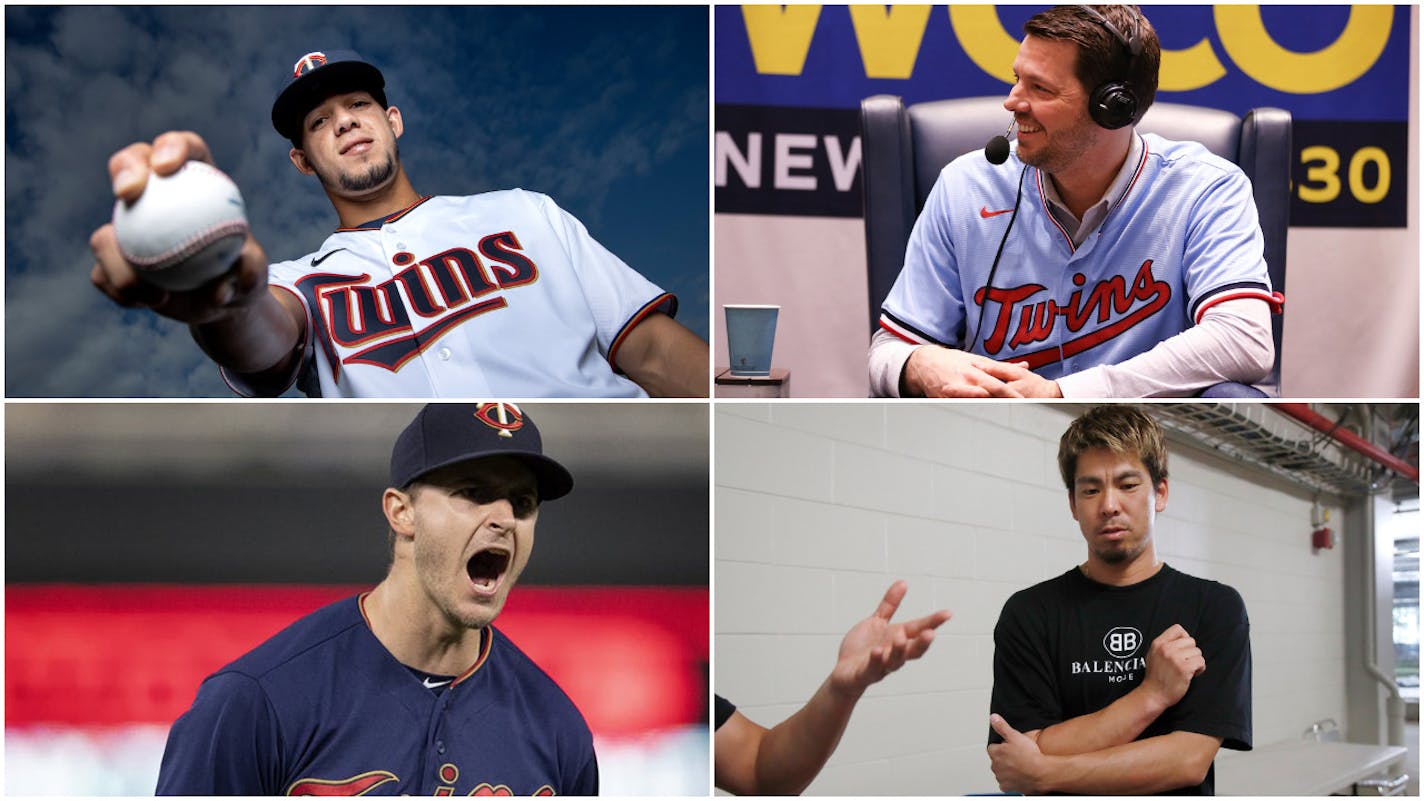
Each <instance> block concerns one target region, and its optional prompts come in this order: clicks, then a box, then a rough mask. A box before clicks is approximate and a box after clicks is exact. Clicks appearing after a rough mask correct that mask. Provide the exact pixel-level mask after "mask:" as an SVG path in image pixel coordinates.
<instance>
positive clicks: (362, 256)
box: [90, 51, 709, 397]
mask: <svg viewBox="0 0 1424 801" xmlns="http://www.w3.org/2000/svg"><path fill="white" fill-rule="evenodd" d="M272 123H273V125H274V126H275V127H276V129H277V131H278V132H279V133H281V134H282V135H283V136H284V137H286V138H288V139H289V140H291V143H292V148H291V152H290V158H291V162H292V165H293V166H294V167H295V168H296V169H297V170H298V171H299V172H301V173H303V174H305V175H311V176H315V177H316V178H317V179H319V180H320V181H321V185H322V188H323V190H324V191H325V192H326V194H327V197H328V198H329V199H330V200H331V204H332V206H333V207H334V208H335V209H336V212H337V215H338V217H339V220H340V227H339V228H337V230H336V231H335V232H334V233H332V234H331V236H329V237H328V238H327V239H326V241H325V242H323V243H322V245H321V246H320V247H319V248H318V249H317V250H315V251H314V252H312V253H310V254H307V255H306V256H303V257H301V258H300V259H296V260H293V261H285V262H277V263H272V264H269V263H268V261H267V258H266V256H265V254H264V253H263V251H262V248H261V247H260V246H259V245H258V243H257V241H256V240H255V239H253V238H252V236H251V235H250V234H249V235H248V236H247V240H246V243H245V245H244V246H243V247H242V251H241V254H240V256H239V257H238V260H237V263H236V264H234V265H233V267H232V269H231V270H229V271H228V272H227V273H226V274H225V275H223V276H221V277H219V278H216V279H213V280H211V281H209V282H208V283H206V284H203V285H202V286H200V287H199V288H197V289H195V290H191V291H168V290H163V289H160V288H158V287H157V286H155V285H153V284H150V283H147V282H145V281H144V280H142V279H141V278H140V277H139V272H138V271H136V268H135V265H134V264H133V263H131V262H130V261H128V260H127V259H125V257H124V255H123V254H122V252H121V251H120V248H119V242H118V240H117V239H116V237H115V234H114V228H113V226H112V225H105V226H103V227H102V228H100V229H99V230H97V231H96V232H95V233H94V235H93V236H92V237H91V240H90V244H91V247H92V248H93V250H94V254H95V257H96V262H97V263H96V264H95V266H94V269H93V271H92V274H91V280H92V281H93V283H94V284H95V286H97V287H98V288H99V289H100V290H101V291H102V292H104V293H105V294H106V295H108V296H109V297H110V298H111V299H113V300H114V301H115V302H116V303H118V304H119V305H121V306H146V307H149V308H151V309H153V310H154V311H155V312H157V313H159V314H162V315H164V316H167V317H171V318H173V319H176V320H179V321H182V322H185V323H188V324H189V326H190V327H191V330H192V333H193V338H194V339H195V340H196V341H197V342H198V344H199V345H200V346H201V347H202V348H203V350H204V351H205V352H206V353H207V354H208V355H209V356H210V357H211V358H212V359H213V360H214V361H216V362H217V363H218V365H220V367H221V369H222V372H223V375H224V377H225V379H226V380H227V382H228V384H229V385H230V386H231V387H232V388H233V389H234V390H235V391H236V392H238V393H239V394H242V395H277V394H281V393H283V392H285V391H287V389H288V388H290V387H291V386H292V385H293V383H294V382H295V384H296V385H297V386H299V387H300V388H301V390H302V391H303V392H305V393H306V394H307V395H309V396H313V397H315V396H321V397H444V396H465V397H469V396H479V395H499V396H504V397H568V396H583V397H638V396H644V395H647V394H652V395H659V396H705V395H706V394H707V384H708V375H709V370H708V351H707V344H706V343H705V342H703V341H702V340H701V339H700V338H698V337H697V336H696V335H695V334H693V333H692V332H690V331H688V330H687V329H686V328H684V327H682V326H681V325H679V324H678V323H676V322H675V321H674V320H673V318H672V315H673V314H674V313H675V311H676V308H677V301H676V299H675V298H674V297H673V296H672V295H669V294H667V293H665V292H663V291H662V290H661V289H659V288H658V287H656V286H654V285H653V284H652V283H650V282H649V281H648V280H647V279H645V278H643V276H641V275H639V274H638V273H637V272H635V271H633V270H632V269H631V268H630V267H628V265H626V264H624V263H623V262H622V261H621V260H619V259H618V258H617V257H616V256H614V255H613V254H612V253H610V252H608V251H607V250H606V249H604V248H603V247H602V246H601V245H599V243H598V242H596V241H594V239H593V238H592V237H591V236H590V235H589V234H588V232H587V231H586V230H585V229H584V226H583V225H582V224H581V223H580V222H579V221H578V220H576V219H574V218H573V217H572V216H570V215H569V214H568V213H567V212H565V211H563V210H562V209H560V208H559V207H558V206H557V205H555V203H554V201H553V200H551V199H550V198H548V197H546V196H544V195H541V194H538V193H535V192H528V191H524V190H519V189H515V190H509V191H498V192H488V193H484V194H479V195H472V196H467V197H429V196H422V195H420V194H417V193H416V191H415V190H414V188H412V186H411V183H410V181H409V179H408V178H407V176H406V173H405V170H404V167H403V166H402V164H401V161H400V157H399V153H398V150H397V146H396V141H397V139H399V138H400V136H401V133H402V131H403V130H404V124H403V121H402V119H401V113H400V110H399V109H398V108H397V107H396V106H393V105H390V104H388V103H387V101H386V95H385V78H384V76H383V75H382V74H381V72H380V71H379V70H378V69H377V68H376V67H374V66H372V65H370V64H368V63H366V62H365V61H363V60H362V59H361V58H360V56H359V55H357V54H355V53H352V52H342V51H327V52H325V53H322V52H314V53H309V54H307V55H306V56H303V57H302V58H301V59H299V60H298V61H297V63H296V65H295V67H294V68H293V69H292V71H291V72H290V73H289V78H288V79H287V82H286V86H285V88H284V89H283V90H282V91H281V93H280V94H279V95H278V97H277V100H276V102H275V104H274V105H273V107H272ZM190 160H198V161H206V162H211V160H212V158H211V155H210V153H209V151H208V148H207V145H206V144H205V143H204V142H203V140H202V139H201V138H200V137H199V136H198V135H196V134H194V133H191V132H170V133H166V134H163V135H161V136H159V137H158V138H157V139H155V140H154V141H153V143H152V144H151V145H150V144H148V143H135V144H133V145H130V146H128V147H126V148H124V149H123V150H120V151H119V152H118V153H116V154H114V156H113V157H112V158H111V159H110V162H109V173H110V177H111V178H112V180H113V187H114V194H115V195H116V196H117V197H118V198H119V199H120V200H122V201H125V202H133V201H136V200H138V199H139V198H140V197H141V195H142V193H143V190H144V187H145V184H146V183H147V181H148V178H149V176H150V175H151V174H156V175H161V176H167V175H170V174H173V173H175V172H176V171H177V170H178V169H179V168H180V167H181V166H182V165H183V164H184V163H185V162H188V161H190Z"/></svg>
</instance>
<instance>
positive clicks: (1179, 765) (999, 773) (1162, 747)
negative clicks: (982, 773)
mask: <svg viewBox="0 0 1424 801" xmlns="http://www.w3.org/2000/svg"><path fill="white" fill-rule="evenodd" d="M989 725H991V726H993V727H994V731H996V732H998V733H999V735H1000V736H1001V737H1003V738H1004V741H1003V742H1002V743H996V744H995V745H991V746H989V760H990V763H991V767H992V768H993V771H994V778H995V779H996V780H997V781H998V783H999V789H1001V790H1004V791H1005V792H1018V793H1026V794H1029V795H1042V794H1045V793H1080V794H1086V795H1118V794H1125V795H1150V794H1153V793H1161V792H1165V791H1168V790H1176V789H1179V788H1182V787H1191V786H1194V785H1197V784H1201V783H1202V781H1203V780H1205V779H1206V773H1207V771H1208V770H1210V768H1211V763H1212V760H1213V759H1215V758H1216V752H1217V750H1218V749H1220V747H1221V742H1222V740H1221V738H1220V737H1210V736H1207V735H1205V734H1196V733H1194V732H1187V731H1176V732H1172V733H1171V734H1164V735H1160V736H1157V737H1148V738H1147V739H1145V740H1137V741H1135V742H1131V743H1127V744H1125V745H1115V746H1112V747H1110V748H1104V749H1102V750H1099V751H1092V752H1089V753H1083V754H1070V755H1066V756H1056V755H1051V754H1045V753H1043V752H1042V751H1041V750H1039V747H1038V743H1037V742H1035V741H1034V740H1033V738H1031V737H1029V736H1027V735H1025V734H1022V733H1020V732H1017V731H1015V730H1014V729H1013V727H1011V726H1010V725H1009V724H1008V723H1007V722H1005V721H1004V719H1003V718H1002V717H1000V716H998V715H990V716H989Z"/></svg>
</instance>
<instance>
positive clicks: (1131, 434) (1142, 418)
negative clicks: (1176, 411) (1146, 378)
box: [1058, 403, 1167, 492]
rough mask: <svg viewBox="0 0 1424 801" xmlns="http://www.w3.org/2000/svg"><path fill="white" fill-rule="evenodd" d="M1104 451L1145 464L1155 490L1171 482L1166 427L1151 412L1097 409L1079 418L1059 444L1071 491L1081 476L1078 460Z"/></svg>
mask: <svg viewBox="0 0 1424 801" xmlns="http://www.w3.org/2000/svg"><path fill="white" fill-rule="evenodd" d="M1094 448H1103V449H1106V450H1109V451H1112V452H1113V453H1116V454H1121V455H1124V456H1135V457H1137V458H1138V459H1141V460H1142V464H1143V465H1144V466H1145V467H1146V468H1147V473H1148V475H1150V476H1151V477H1152V486H1153V487H1154V488H1155V487H1156V486H1157V485H1159V484H1161V483H1162V482H1163V481H1165V480H1166V478H1167V441H1166V438H1165V437H1164V436H1163V434H1162V426H1160V425H1158V424H1157V421H1156V420H1154V419H1153V418H1152V416H1151V415H1149V414H1148V413H1147V412H1145V411H1143V410H1142V409H1140V408H1138V407H1137V406H1132V405H1130V404H1122V403H1114V404H1108V405H1105V406H1095V407H1093V408H1091V409H1089V410H1088V411H1086V412H1084V413H1083V414H1081V415H1079V416H1078V419H1076V420H1074V421H1073V422H1072V424H1071V425H1069V426H1068V430H1067V431H1064V432H1063V437H1062V438H1061V439H1059V440H1058V472H1059V473H1061V474H1062V475H1063V483H1064V484H1065V485H1067V487H1068V491H1069V492H1072V491H1073V479H1074V478H1075V477H1076V476H1077V475H1078V457H1079V456H1081V455H1082V454H1083V452H1084V451H1088V450H1092V449H1094Z"/></svg>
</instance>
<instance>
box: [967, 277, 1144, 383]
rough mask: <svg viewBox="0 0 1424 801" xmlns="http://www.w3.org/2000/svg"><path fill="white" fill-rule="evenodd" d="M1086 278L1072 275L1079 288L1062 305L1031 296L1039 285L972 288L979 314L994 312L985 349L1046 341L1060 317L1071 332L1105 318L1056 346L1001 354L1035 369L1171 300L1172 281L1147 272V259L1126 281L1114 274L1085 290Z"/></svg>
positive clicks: (1087, 346) (1041, 289) (1086, 346)
mask: <svg viewBox="0 0 1424 801" xmlns="http://www.w3.org/2000/svg"><path fill="white" fill-rule="evenodd" d="M1085 283H1087V278H1086V277H1085V276H1084V275H1083V274H1082V273H1076V274H1074V276H1073V286H1075V287H1078V289H1075V290H1074V291H1073V294H1072V295H1070V296H1069V298H1068V302H1067V303H1066V304H1064V305H1062V306H1060V305H1058V302H1057V301H1056V300H1054V299H1052V298H1048V299H1046V300H1033V298H1034V296H1035V295H1038V294H1039V293H1042V292H1046V291H1047V290H1048V288H1047V287H1045V286H1044V285H1042V284H1023V285H1021V286H1016V287H996V286H989V287H980V288H979V290H978V291H977V292H975V293H974V302H975V303H977V304H979V306H980V308H981V309H982V311H981V313H982V314H985V315H990V314H992V315H993V316H991V317H990V320H991V321H992V328H991V329H990V332H989V335H988V336H987V337H985V339H984V352H985V353H986V354H987V355H989V356H996V357H997V356H999V355H1000V353H1001V352H1002V351H1003V350H1004V349H1005V348H1008V349H1009V350H1013V349H1015V348H1022V347H1024V346H1029V345H1033V344H1035V343H1038V342H1045V341H1047V340H1048V338H1049V337H1050V336H1051V335H1052V334H1053V329H1054V327H1055V326H1057V325H1058V322H1059V321H1060V320H1062V321H1063V323H1064V324H1065V325H1066V326H1067V328H1068V331H1069V332H1071V333H1077V332H1079V331H1081V330H1083V328H1084V327H1086V326H1087V325H1088V324H1089V323H1091V322H1097V323H1099V324H1103V323H1107V325H1102V326H1101V327H1099V328H1097V329H1096V330H1094V331H1092V332H1090V333H1087V334H1084V335H1082V336H1078V337H1074V338H1072V339H1068V340H1065V341H1064V342H1063V344H1062V346H1061V347H1051V348H1044V349H1042V350H1036V351H1030V352H1027V353H1013V354H1011V355H1006V356H1005V358H1007V359H1009V360H1010V361H1015V362H1018V361H1026V362H1028V366H1029V369H1030V370H1032V369H1036V368H1039V367H1042V366H1044V365H1046V364H1052V363H1053V362H1055V361H1058V359H1060V358H1064V357H1068V356H1073V355H1076V354H1079V353H1082V352H1084V351H1087V350H1090V349H1092V348H1094V347H1097V346H1098V345H1101V344H1103V343H1104V342H1107V341H1108V340H1110V339H1112V338H1113V337H1116V336H1119V335H1121V334H1123V333H1125V332H1126V331H1128V330H1129V329H1131V328H1132V327H1133V326H1135V325H1137V324H1138V323H1141V322H1142V321H1144V320H1146V319H1147V318H1149V317H1151V316H1152V315H1154V314H1156V313H1157V312H1159V311H1161V310H1162V309H1163V308H1164V307H1165V306H1166V305H1167V303H1168V301H1170V300H1171V299H1172V286H1171V284H1169V283H1167V282H1166V281H1160V280H1158V279H1157V277H1156V276H1154V275H1153V274H1152V260H1151V259H1148V260H1147V261H1144V262H1143V263H1142V266H1141V267H1140V268H1138V270H1137V274H1136V275H1135V276H1134V277H1133V279H1132V285H1131V286H1129V285H1128V283H1127V281H1126V280H1124V279H1123V277H1122V276H1120V275H1115V276H1113V277H1112V278H1109V279H1107V280H1106V281H1099V282H1098V283H1097V284H1096V285H1094V286H1093V287H1092V288H1091V289H1089V290H1088V291H1087V294H1086V295H1084V292H1083V289H1082V287H1083V285H1084V284H1085ZM990 303H993V304H996V306H997V308H996V310H995V311H994V312H991V311H990V306H989V304H990ZM1016 319H1017V323H1015V320H1016Z"/></svg>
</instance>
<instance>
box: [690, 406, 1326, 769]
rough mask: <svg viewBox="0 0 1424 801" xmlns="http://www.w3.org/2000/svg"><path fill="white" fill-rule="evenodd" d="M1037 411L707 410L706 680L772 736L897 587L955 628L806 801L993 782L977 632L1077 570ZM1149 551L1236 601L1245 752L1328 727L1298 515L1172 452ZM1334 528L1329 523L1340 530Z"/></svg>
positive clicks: (1053, 438) (848, 739)
mask: <svg viewBox="0 0 1424 801" xmlns="http://www.w3.org/2000/svg"><path fill="white" fill-rule="evenodd" d="M1070 419H1071V415H1070V414H1069V412H1068V410H1066V409H1063V408H1061V407H1055V406H1053V405H1051V404H963V403H959V404H944V403H925V404H921V403H912V402H910V403H896V404H886V403H883V402H866V403H820V404H798V403H784V402H783V403H773V404H747V403H721V404H718V405H717V411H716V427H715V432H716V444H715V453H716V463H715V466H714V470H715V485H716V501H715V514H716V523H715V526H716V540H715V543H716V544H715V555H716V560H715V574H714V575H715V590H714V592H715V599H716V601H715V613H716V620H715V632H716V641H715V649H716V650H715V659H714V663H715V664H714V686H715V689H716V691H717V692H718V693H720V694H722V695H724V696H727V697H729V698H730V699H732V701H733V702H735V703H737V704H738V705H739V707H740V708H741V710H742V711H743V713H744V714H746V715H747V716H748V717H750V718H751V719H753V720H755V721H757V722H759V723H762V724H763V725H768V726H769V725H772V724H775V723H776V722H778V721H780V720H782V719H783V718H785V717H786V716H787V715H789V714H791V713H792V712H793V711H795V710H796V709H797V708H798V707H799V706H800V704H801V703H803V702H804V701H805V700H806V699H807V698H809V697H810V695H811V693H812V692H813V691H814V690H815V689H816V687H817V686H819V685H820V683H821V681H822V680H823V679H824V678H825V676H826V675H827V673H829V672H830V669H831V667H832V665H833V664H834V662H835V657H836V650H837V647H838V645H839V642H840V637H841V635H842V634H843V633H844V632H845V630H846V629H847V628H849V627H850V626H851V625H852V624H854V623H855V622H856V621H857V620H860V619H861V618H863V617H865V616H866V615H868V614H870V612H871V611H873V610H874V608H875V606H876V604H877V603H878V602H879V599H880V597H881V595H882V594H883V593H884V591H885V589H886V587H888V586H889V585H890V583H891V582H892V581H894V580H895V579H897V578H904V579H906V580H907V581H908V582H909V583H910V592H909V595H908V596H907V597H906V599H905V602H904V604H903V605H902V606H901V609H900V615H899V617H900V618H907V617H914V616H918V615H923V614H926V613H928V612H930V611H932V610H934V609H937V608H941V607H946V608H950V609H952V610H954V613H955V616H954V619H953V620H951V621H950V622H949V623H947V624H945V626H944V627H943V628H941V629H940V636H939V638H938V639H937V640H936V642H935V645H934V647H933V648H932V649H931V651H930V653H929V654H927V655H926V656H925V658H924V659H922V660H920V661H919V662H917V663H911V664H909V665H907V666H906V667H905V668H904V669H903V670H902V671H901V672H900V673H898V674H896V675H894V676H891V677H890V678H889V679H887V680H886V681H884V682H882V683H881V684H879V685H876V686H875V687H873V688H871V690H870V692H868V693H867V694H866V696H865V698H864V699H862V701H861V703H860V705H859V707H858V708H857V710H856V713H855V716H854V718H852V720H851V724H850V727H849V729H848V730H847V732H846V735H845V737H844V739H843V740H842V742H841V746H840V748H839V749H838V750H837V752H836V754H835V756H833V757H832V759H831V762H830V764H829V765H827V767H826V769H825V770H824V771H823V772H822V774H821V776H820V777H819V778H818V779H817V780H816V782H815V783H813V784H812V785H811V787H810V789H809V790H808V792H809V793H812V794H821V795H957V794H962V793H973V792H992V791H996V790H997V789H998V788H997V787H996V786H995V784H994V780H993V775H992V774H991V773H990V771H989V760H988V757H987V756H986V755H985V753H984V743H985V738H986V734H987V731H988V728H987V726H988V724H987V718H988V705H989V691H990V686H991V684H992V672H991V664H992V658H993V641H992V633H993V627H994V623H995V622H996V621H997V619H998V615H999V610H1000V608H1001V607H1002V605H1003V603H1004V601H1005V600H1006V599H1007V598H1008V596H1009V595H1010V594H1011V593H1013V592H1015V591H1016V590H1019V589H1022V588H1023V587H1026V586H1028V585H1030V584H1033V583H1035V582H1038V581H1041V580H1043V579H1045V578H1049V577H1051V576H1055V575H1057V574H1059V573H1062V572H1063V571H1064V570H1067V569H1068V568H1069V567H1071V566H1072V565H1075V564H1079V563H1081V562H1082V561H1083V558H1084V546H1083V541H1082V538H1081V535H1080V534H1079V532H1078V528H1077V525H1076V524H1075V523H1074V522H1073V520H1072V518H1071V517H1070V516H1069V513H1068V504H1067V495H1066V490H1065V489H1064V487H1063V484H1062V481H1061V479H1060V478H1059V476H1058V467H1057V463H1056V461H1055V459H1056V456H1057V451H1058V437H1059V436H1060V435H1061V434H1062V432H1063V429H1064V428H1065V427H1066V426H1067V424H1068V422H1069V420H1070ZM1170 471H1171V479H1170V485H1169V486H1170V489H1169V492H1170V494H1169V497H1168V507H1167V511H1166V512H1164V513H1163V514H1162V515H1160V516H1159V518H1158V525H1157V538H1158V539H1157V548H1158V554H1159V555H1160V556H1161V558H1163V559H1164V560H1165V561H1167V562H1168V563H1170V564H1172V565H1173V566H1175V567H1177V568H1178V569H1181V570H1183V571H1185V572H1188V573H1192V574H1194V575H1198V576H1202V577H1204V578H1210V579H1214V580H1217V581H1222V582H1225V583H1227V584H1230V585H1232V586H1233V587H1235V588H1236V589H1237V590H1238V591H1239V592H1240V593H1241V595H1242V597H1243V598H1244V599H1245V601H1246V607H1247V611H1248V614H1249V615H1250V617H1251V622H1252V651H1253V658H1254V665H1255V671H1254V681H1253V686H1252V700H1253V709H1254V723H1255V740H1256V743H1257V744H1258V745H1262V744H1266V743H1270V742H1273V741H1278V740H1285V739H1293V738H1296V737H1299V736H1300V733H1301V731H1302V730H1304V729H1305V728H1307V727H1308V726H1309V725H1310V724H1311V723H1312V722H1313V721H1315V720H1318V719H1321V718H1327V717H1333V718H1335V719H1336V720H1338V721H1341V722H1343V721H1344V720H1345V689H1344V663H1345V655H1344V647H1345V633H1344V599H1343V585H1344V580H1343V556H1342V551H1341V550H1340V549H1338V548H1337V549H1336V550H1334V551H1327V552H1325V553H1322V554H1319V555H1314V554H1312V553H1311V551H1310V547H1309V532H1310V507H1311V504H1310V501H1309V499H1307V498H1304V497H1302V496H1300V495H1298V494H1295V493H1291V492H1287V491H1282V490H1280V489H1279V488H1277V487H1276V486H1275V485H1270V484H1269V482H1257V481H1253V480H1251V479H1250V478H1249V474H1245V473H1242V472H1241V471H1240V469H1239V468H1236V467H1234V466H1231V465H1228V464H1226V463H1223V462H1220V461H1217V460H1215V459H1213V458H1211V457H1204V456H1200V455H1198V454H1197V453H1195V452H1193V451H1191V450H1189V449H1185V448H1182V447H1179V446H1178V447H1173V449H1172V454H1171V460H1170ZM1342 524H1343V519H1342V516H1341V515H1340V511H1339V510H1338V509H1336V510H1333V511H1332V525H1333V526H1334V527H1335V529H1336V531H1337V532H1339V533H1341V534H1342V535H1343V536H1349V533H1348V532H1341V531H1340V529H1341V526H1342Z"/></svg>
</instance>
